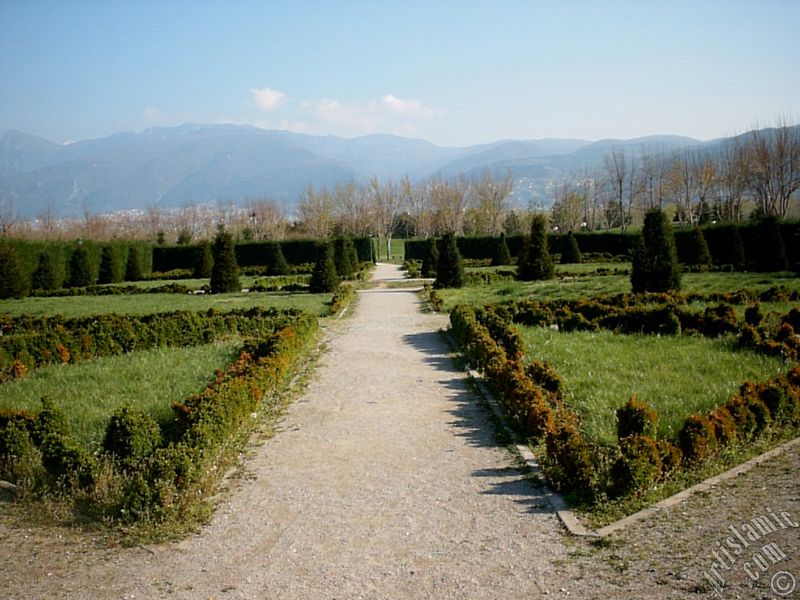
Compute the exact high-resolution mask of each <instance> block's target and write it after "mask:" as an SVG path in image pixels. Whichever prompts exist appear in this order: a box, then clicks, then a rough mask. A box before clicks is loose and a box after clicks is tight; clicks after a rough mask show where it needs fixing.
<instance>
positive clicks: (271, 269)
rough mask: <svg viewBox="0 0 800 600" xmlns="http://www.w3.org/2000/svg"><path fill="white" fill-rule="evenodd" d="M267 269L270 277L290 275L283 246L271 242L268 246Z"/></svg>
mask: <svg viewBox="0 0 800 600" xmlns="http://www.w3.org/2000/svg"><path fill="white" fill-rule="evenodd" d="M266 254H267V256H266V258H267V268H268V271H267V272H268V273H269V274H270V275H288V274H289V263H287V262H286V257H285V256H284V255H283V250H281V245H280V244H279V243H278V242H271V243H269V244H268V245H267V252H266Z"/></svg>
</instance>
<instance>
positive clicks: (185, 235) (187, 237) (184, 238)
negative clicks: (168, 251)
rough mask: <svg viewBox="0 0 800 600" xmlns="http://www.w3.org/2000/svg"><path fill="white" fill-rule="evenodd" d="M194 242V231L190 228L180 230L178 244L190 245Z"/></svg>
mask: <svg viewBox="0 0 800 600" xmlns="http://www.w3.org/2000/svg"><path fill="white" fill-rule="evenodd" d="M191 243H192V232H191V231H189V230H188V229H181V230H180V231H179V232H178V240H177V244H178V246H188V245H189V244H191Z"/></svg>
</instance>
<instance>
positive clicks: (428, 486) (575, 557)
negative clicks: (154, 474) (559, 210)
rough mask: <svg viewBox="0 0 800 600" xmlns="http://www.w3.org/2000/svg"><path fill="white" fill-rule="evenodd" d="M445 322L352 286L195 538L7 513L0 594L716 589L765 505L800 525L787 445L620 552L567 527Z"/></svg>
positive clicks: (792, 542)
mask: <svg viewBox="0 0 800 600" xmlns="http://www.w3.org/2000/svg"><path fill="white" fill-rule="evenodd" d="M375 276H376V278H378V279H381V280H384V281H387V280H391V279H395V278H400V272H399V270H398V269H397V268H396V267H393V266H390V265H379V266H378V268H377V271H376V274H375ZM445 323H446V318H444V317H442V316H440V315H430V314H424V313H421V312H420V311H419V303H418V300H417V297H416V295H415V294H414V293H413V292H412V291H409V290H407V289H390V288H387V287H385V286H381V287H378V288H376V289H372V290H366V291H363V292H360V300H359V303H358V306H357V308H356V310H355V314H354V315H352V316H350V317H349V318H346V319H343V320H341V321H339V322H337V323H335V324H333V325H332V326H331V328H330V330H329V331H328V334H327V335H328V337H329V349H328V351H327V352H326V353H325V355H324V356H323V357H322V359H321V365H320V367H319V368H318V370H317V372H316V374H315V376H314V379H313V381H312V382H311V383H310V385H309V386H308V388H307V390H306V392H305V393H304V395H303V397H302V398H300V399H299V400H298V401H296V402H295V403H294V404H293V405H292V406H291V408H290V409H289V411H288V413H287V415H286V417H285V419H284V422H283V423H282V425H281V427H280V429H281V430H280V432H279V433H278V434H277V435H276V436H275V437H274V438H272V439H270V440H269V441H268V442H267V443H265V444H264V445H262V446H261V447H260V448H258V451H257V452H256V453H255V456H254V457H253V458H252V459H251V460H249V461H248V463H247V465H246V470H247V476H246V477H244V478H240V479H238V480H236V481H235V482H232V487H233V490H232V491H231V492H230V493H228V494H227V495H226V496H225V498H224V499H223V501H222V502H221V503H220V505H219V506H218V508H217V511H216V513H215V516H214V518H213V520H212V522H211V523H210V524H209V525H208V526H207V527H205V528H203V530H202V531H201V532H200V533H198V534H197V535H193V536H191V537H189V538H187V539H185V540H183V541H181V542H178V543H172V544H165V545H161V546H154V547H152V548H133V549H121V548H116V547H112V548H109V547H107V546H104V545H103V544H102V543H101V542H99V541H96V540H93V539H92V538H91V537H90V536H87V535H85V534H79V533H76V532H72V531H69V530H46V529H17V528H14V527H12V526H8V525H5V524H3V523H2V522H0V559H3V560H1V561H0V597H4V598H9V599H18V598H19V599H22V598H25V599H28V598H146V599H150V598H187V599H195V598H197V599H201V598H221V599H261V598H264V599H271V598H292V599H295V598H297V599H300V598H342V599H349V598H447V599H450V598H538V597H542V596H549V597H559V598H560V597H565V596H570V597H575V598H643V597H648V598H662V597H663V598H667V597H671V598H684V597H709V594H710V592H711V588H710V586H708V585H704V582H705V579H704V577H703V571H704V570H705V569H709V568H710V565H711V560H712V559H711V558H710V553H711V551H713V550H714V549H715V542H716V541H717V540H721V539H723V538H724V534H725V531H726V528H727V526H728V524H737V523H740V522H744V521H746V520H748V519H750V518H752V516H754V515H756V514H762V513H763V512H764V511H765V510H766V507H767V506H770V507H772V508H773V509H774V510H777V511H780V510H784V511H790V512H791V511H794V512H793V513H792V514H793V516H794V517H795V518H796V519H797V518H800V507H799V506H798V497H797V480H796V473H797V467H798V466H799V465H798V463H799V462H800V457H799V456H798V453H797V452H794V453H792V454H789V455H787V456H784V457H781V458H780V459H778V460H775V461H772V462H770V463H769V464H766V465H763V466H761V467H757V468H756V469H753V471H751V472H750V473H748V474H746V475H744V476H742V477H740V478H738V479H737V480H734V481H732V482H730V483H728V484H726V485H724V486H721V487H720V490H719V494H712V495H710V496H704V497H696V498H692V499H690V500H689V501H687V502H686V503H684V504H683V505H680V506H677V507H674V508H673V509H670V510H668V511H665V512H664V513H662V514H660V515H658V516H657V517H655V518H654V519H652V520H649V521H646V522H644V523H643V524H642V525H641V526H639V527H636V528H635V529H633V530H631V531H627V532H625V533H623V534H622V535H621V536H618V537H615V538H614V539H612V540H611V541H608V542H603V543H601V544H598V543H592V542H590V541H588V540H584V539H578V538H570V537H568V536H566V535H565V534H564V530H563V528H562V527H561V525H560V524H559V522H558V521H557V519H556V518H555V516H554V515H553V513H552V512H551V511H550V509H549V507H548V506H547V503H546V501H545V500H544V498H543V497H542V496H541V495H540V494H539V492H538V491H537V489H536V488H535V487H533V486H532V485H531V484H530V483H528V482H527V481H526V480H524V479H523V478H522V476H521V475H520V473H519V472H518V471H517V470H515V469H514V468H513V466H512V465H513V457H512V456H511V455H510V454H509V453H508V452H507V451H506V450H505V449H503V448H501V447H498V446H497V444H496V443H495V441H494V439H493V427H492V425H491V423H490V422H488V421H487V418H486V413H485V412H484V409H483V408H482V407H481V406H480V405H479V404H478V402H477V401H476V399H475V397H474V396H473V395H472V394H471V393H470V391H469V389H468V387H467V384H466V381H465V377H464V374H463V373H462V372H460V371H457V370H455V368H454V367H453V365H452V363H451V361H450V358H449V357H448V356H447V349H446V347H445V345H444V344H443V342H442V340H441V339H440V337H439V334H438V333H437V330H438V329H439V328H440V327H442V326H443V325H445ZM797 532H798V530H797V529H791V530H787V531H783V532H780V535H781V536H782V537H777V535H776V537H774V539H775V540H776V541H779V543H781V544H782V547H783V548H784V549H785V551H786V553H787V555H788V558H787V561H788V562H785V563H783V564H782V565H779V567H785V568H788V569H789V571H791V572H793V573H794V574H795V575H798V576H799V577H800V572H799V571H798V570H797V567H798V563H797V559H798V558H800V548H798V545H797V538H798V536H797ZM742 560H744V559H742ZM740 567H741V561H740V564H739V567H738V568H734V569H731V570H730V571H726V575H727V577H726V583H727V584H728V587H727V588H726V593H727V591H728V590H731V591H733V592H735V593H734V594H733V595H730V596H729V595H725V596H724V597H732V598H733V597H742V598H749V597H761V596H759V595H758V594H766V593H768V592H769V580H768V579H767V577H768V576H769V577H771V576H772V574H773V573H774V572H776V571H777V570H778V568H779V567H771V570H770V571H769V573H767V574H765V575H764V577H763V579H762V580H761V582H760V585H761V587H759V588H757V590H753V589H751V588H749V587H747V584H748V582H749V579H748V578H747V577H746V576H744V575H743V571H742V569H741V568H740ZM792 569H794V570H793V571H792ZM765 582H766V583H765ZM731 586H737V587H736V588H735V590H732V588H731ZM764 597H769V596H764ZM776 597H777V596H776ZM786 597H790V596H786Z"/></svg>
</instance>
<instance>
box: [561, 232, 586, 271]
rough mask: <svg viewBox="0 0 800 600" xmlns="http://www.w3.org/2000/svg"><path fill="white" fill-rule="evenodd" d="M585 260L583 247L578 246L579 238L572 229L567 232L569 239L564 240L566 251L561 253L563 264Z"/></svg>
mask: <svg viewBox="0 0 800 600" xmlns="http://www.w3.org/2000/svg"><path fill="white" fill-rule="evenodd" d="M581 260H583V256H582V255H581V249H580V248H579V247H578V240H577V238H576V237H575V234H574V233H572V232H571V231H570V232H569V233H568V234H567V239H566V240H564V251H563V252H562V253H561V264H562V265H568V264H576V263H580V262H581Z"/></svg>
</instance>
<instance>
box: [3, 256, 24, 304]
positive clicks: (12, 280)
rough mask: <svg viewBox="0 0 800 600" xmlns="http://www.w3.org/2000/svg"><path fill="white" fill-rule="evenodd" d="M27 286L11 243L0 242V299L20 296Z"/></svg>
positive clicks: (22, 295)
mask: <svg viewBox="0 0 800 600" xmlns="http://www.w3.org/2000/svg"><path fill="white" fill-rule="evenodd" d="M26 291H27V286H26V285H25V280H24V279H23V275H22V270H21V269H20V266H19V263H18V262H17V253H16V250H14V247H13V246H12V245H11V244H8V243H6V242H0V299H3V298H22V297H24V296H25V293H26Z"/></svg>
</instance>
